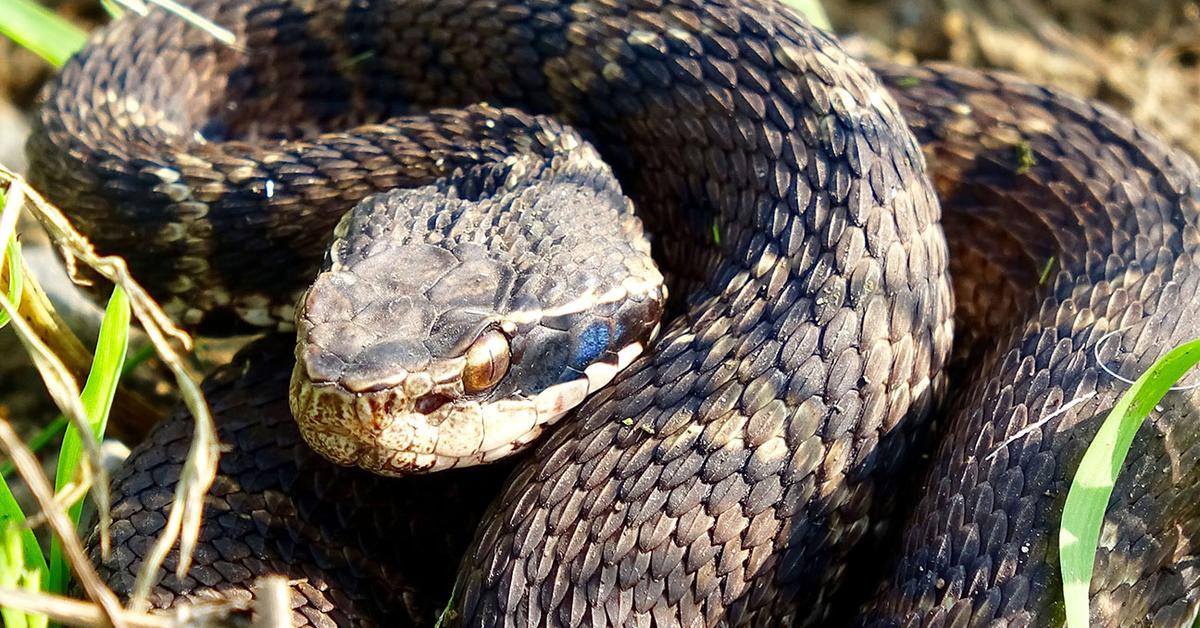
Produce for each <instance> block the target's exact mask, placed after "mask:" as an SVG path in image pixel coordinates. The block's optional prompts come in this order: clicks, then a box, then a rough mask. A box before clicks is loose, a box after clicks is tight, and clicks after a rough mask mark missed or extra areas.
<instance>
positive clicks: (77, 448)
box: [47, 286, 130, 594]
mask: <svg viewBox="0 0 1200 628" xmlns="http://www.w3.org/2000/svg"><path fill="white" fill-rule="evenodd" d="M129 319H130V311H129V300H128V299H126V298H125V293H124V292H123V291H122V290H121V288H120V287H119V286H118V287H116V288H113V293H112V297H111V298H110V299H109V300H108V308H107V309H106V310H105V312H104V320H103V321H101V323H100V337H99V340H98V341H97V343H96V356H95V358H93V360H92V370H91V371H90V372H89V373H88V378H87V383H85V384H84V386H83V391H82V392H81V393H80V400H81V401H82V402H83V408H84V410H85V411H86V413H87V417H88V422H89V423H90V424H91V427H92V434H90V435H88V437H89V438H95V439H97V440H99V439H100V437H101V436H102V435H103V434H104V428H105V426H106V425H107V424H108V415H109V410H110V409H111V408H112V402H113V397H114V396H115V395H116V393H117V382H118V381H119V380H120V378H121V370H122V366H123V365H124V363H125V353H126V350H127V349H128V347H129ZM79 439H80V434H79V432H78V431H77V430H76V429H75V427H74V426H73V425H72V426H68V427H67V432H66V434H64V435H63V443H62V448H61V449H60V450H59V455H58V472H57V475H55V479H54V490H55V492H58V491H61V490H63V487H65V486H67V485H68V484H70V483H72V482H75V481H77V480H78V475H79V465H80V458H81V457H82V456H83V444H82V443H81V442H80V440H79ZM82 510H83V501H82V500H80V501H79V502H76V503H75V504H72V505H71V507H70V509H69V510H68V511H67V513H68V514H69V515H70V516H71V522H72V523H74V524H75V525H76V526H78V525H79V515H80V513H81V512H82ZM68 576H69V572H68V569H67V563H66V559H65V557H64V556H63V553H62V546H61V545H60V543H59V542H58V539H54V540H52V541H51V543H50V580H49V582H48V583H47V584H48V586H47V590H48V591H50V592H51V593H62V594H65V593H66V588H67V580H68Z"/></svg>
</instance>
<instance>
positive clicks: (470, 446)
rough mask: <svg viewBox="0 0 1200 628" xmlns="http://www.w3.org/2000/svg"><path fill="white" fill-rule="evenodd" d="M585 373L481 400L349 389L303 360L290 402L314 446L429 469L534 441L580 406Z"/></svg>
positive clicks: (349, 457)
mask: <svg viewBox="0 0 1200 628" xmlns="http://www.w3.org/2000/svg"><path fill="white" fill-rule="evenodd" d="M588 392H589V381H588V380H587V379H586V378H582V379H579V380H575V381H571V382H566V383H562V384H558V385H555V386H551V387H549V388H547V389H546V390H544V391H542V392H541V393H539V394H538V395H536V396H534V397H528V398H526V397H522V398H510V399H500V400H494V401H489V402H487V403H483V402H480V401H476V400H469V399H467V400H464V399H455V398H453V397H452V396H450V395H448V394H443V393H441V392H438V391H436V390H435V391H431V392H427V393H425V394H422V395H420V396H416V397H413V396H409V395H407V394H405V392H404V388H403V386H394V387H387V388H382V389H379V390H370V391H366V392H353V391H351V390H349V389H347V388H346V387H344V386H342V385H340V384H337V383H332V382H314V381H312V380H311V379H309V378H308V377H306V375H305V371H304V367H303V365H302V364H300V363H297V364H296V367H295V369H294V370H293V371H292V380H291V395H290V403H291V407H292V414H293V416H295V418H296V422H297V424H298V425H299V427H300V434H301V435H302V436H303V438H304V440H305V442H307V443H308V445H309V446H310V447H312V448H313V449H314V450H315V451H316V452H317V453H319V454H320V455H322V456H323V457H325V458H327V459H328V460H330V461H331V462H334V463H336V464H339V465H343V466H357V467H361V468H363V469H365V470H368V471H371V472H373V473H377V474H380V475H389V476H401V475H412V474H419V473H430V472H434V471H440V470H443V469H450V468H455V467H466V466H472V465H476V464H485V463H489V462H494V461H496V460H499V459H501V458H504V457H505V456H508V455H509V454H512V453H513V452H515V451H518V450H520V449H522V448H524V447H525V446H526V445H528V444H530V443H532V442H533V441H534V440H536V439H537V438H538V437H539V436H541V434H542V432H544V431H545V430H546V428H548V427H550V426H551V425H553V424H555V423H556V422H557V421H558V420H559V419H560V418H562V417H563V416H564V415H565V414H566V413H567V412H568V411H570V410H571V409H572V408H574V407H575V406H577V405H579V403H581V402H582V401H583V399H584V398H585V397H586V396H587V394H588Z"/></svg>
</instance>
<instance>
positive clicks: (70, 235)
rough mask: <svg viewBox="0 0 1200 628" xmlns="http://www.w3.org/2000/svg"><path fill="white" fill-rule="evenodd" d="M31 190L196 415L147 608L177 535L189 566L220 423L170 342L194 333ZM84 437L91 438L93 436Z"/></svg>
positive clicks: (147, 576)
mask: <svg viewBox="0 0 1200 628" xmlns="http://www.w3.org/2000/svg"><path fill="white" fill-rule="evenodd" d="M17 182H20V183H18V185H24V180H23V179H21V177H20V176H19V175H17V174H16V173H15V172H13V171H11V170H9V169H8V168H5V167H4V166H2V165H0V183H9V184H13V183H17ZM27 196H28V203H27V207H28V208H29V209H30V210H31V212H32V213H33V215H34V216H35V217H36V218H37V219H38V221H39V222H41V224H42V226H43V227H44V228H45V229H46V232H47V234H48V235H49V236H50V238H51V239H52V240H53V241H54V242H55V244H57V245H58V246H59V247H60V248H61V250H62V251H63V252H64V253H65V254H67V255H69V256H72V257H73V258H77V259H78V260H79V261H81V262H83V263H84V264H86V265H88V266H90V267H91V268H93V269H94V270H95V271H96V272H97V273H99V274H100V275H101V276H103V277H105V278H107V279H109V280H110V281H112V282H114V283H116V284H118V285H120V286H121V288H122V289H123V290H124V291H125V294H126V295H127V296H128V297H129V303H130V307H131V309H132V310H133V313H134V315H135V316H136V317H137V319H138V321H139V322H140V323H141V324H142V327H143V328H144V329H145V330H146V335H147V336H149V338H150V341H151V342H152V343H153V344H154V347H155V349H157V350H158V353H159V356H160V357H161V359H162V361H163V362H164V363H165V364H166V365H167V367H168V368H170V369H171V372H172V373H174V375H175V379H176V382H177V383H178V385H179V390H180V393H181V396H182V398H183V401H184V404H186V405H187V407H188V409H189V410H190V411H191V413H192V416H193V417H195V421H196V424H195V428H194V431H193V439H192V446H191V450H190V451H189V452H188V457H187V460H186V461H185V463H184V468H183V472H182V474H181V476H180V479H179V484H178V485H177V486H176V489H175V507H174V508H172V509H171V513H170V515H169V517H168V519H167V524H166V526H165V527H164V529H163V532H162V534H161V535H160V536H159V538H158V540H157V541H156V542H155V544H154V547H153V548H152V549H151V551H150V553H149V555H148V556H146V558H145V560H144V562H143V564H142V570H141V572H140V573H139V574H138V578H137V582H136V584H135V586H134V592H133V596H132V598H131V601H130V605H131V607H132V608H134V609H135V610H143V609H145V608H146V607H147V606H148V605H147V598H148V597H149V593H150V588H151V587H152V586H153V584H154V582H155V580H156V578H157V577H158V570H159V568H160V567H161V566H162V564H163V562H164V561H165V560H166V557H167V554H168V553H169V552H170V550H171V548H172V547H173V546H174V545H175V542H176V541H179V549H180V552H179V554H180V556H179V563H178V568H177V570H176V573H177V574H178V575H179V576H180V577H183V575H184V574H185V573H186V572H187V570H188V567H189V566H190V564H191V556H192V551H193V550H194V549H195V546H196V540H197V537H198V536H199V532H200V520H201V515H202V513H203V510H204V495H205V493H207V492H208V488H209V487H210V486H211V485H212V482H213V479H214V478H215V477H216V471H217V458H218V456H219V451H218V445H217V438H216V428H215V427H214V425H213V422H212V417H211V415H210V414H209V411H208V406H207V404H206V403H205V402H204V397H203V396H202V395H201V393H200V387H199V386H198V385H197V383H196V380H197V379H198V378H196V377H194V376H193V374H192V373H191V371H190V369H189V368H188V366H187V364H186V363H185V362H184V361H183V360H182V359H181V358H180V356H179V353H178V352H177V351H176V348H175V345H174V344H173V343H172V342H171V340H175V341H177V342H179V344H180V345H181V346H182V347H183V348H184V349H185V350H188V349H190V348H191V338H190V337H189V336H188V335H187V334H186V333H184V332H183V331H182V330H180V329H179V328H177V327H176V326H175V325H174V324H173V323H172V322H171V320H170V318H168V317H167V315H166V313H165V312H163V311H162V309H161V308H159V307H158V304H157V303H155V302H154V300H153V299H152V298H150V295H149V294H147V293H146V291H145V289H143V288H142V287H141V286H140V285H139V284H138V283H137V282H136V281H134V280H133V278H132V277H131V276H130V275H129V270H128V268H127V267H126V265H125V261H124V260H123V259H121V258H119V257H115V256H101V255H98V254H97V253H96V251H95V249H94V248H93V247H92V245H91V243H90V242H88V240H87V239H86V238H84V237H83V235H82V234H80V233H79V232H78V231H76V230H75V228H74V227H72V226H71V224H70V222H69V221H67V219H66V217H65V216H63V214H62V212H60V211H59V210H58V209H57V208H55V207H54V206H53V205H51V204H50V203H49V202H48V201H46V200H45V199H43V198H42V197H41V196H40V195H39V194H37V192H36V191H34V190H32V189H28V191H27ZM14 318H15V317H14ZM81 433H84V434H86V433H88V431H87V430H84V431H81ZM82 440H83V441H84V442H87V441H88V440H89V439H86V438H85V439H82Z"/></svg>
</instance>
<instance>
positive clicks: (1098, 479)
mask: <svg viewBox="0 0 1200 628" xmlns="http://www.w3.org/2000/svg"><path fill="white" fill-rule="evenodd" d="M1197 363H1200V340H1193V341H1191V342H1189V343H1187V344H1184V345H1181V346H1179V347H1176V348H1175V349H1173V350H1171V352H1170V353H1168V354H1167V355H1165V356H1163V357H1162V358H1161V359H1159V360H1158V361H1157V362H1155V363H1154V365H1153V366H1151V367H1150V369H1149V370H1147V371H1146V372H1145V373H1143V374H1142V376H1141V377H1139V378H1138V379H1137V381H1136V382H1134V383H1133V385H1132V386H1130V387H1129V390H1127V391H1125V394H1124V395H1122V396H1121V399H1120V400H1119V401H1117V404H1116V405H1115V406H1113V409H1112V411H1111V412H1109V413H1108V416H1107V417H1106V418H1105V419H1104V423H1103V424H1102V425H1101V426H1100V430H1099V431H1098V432H1096V437H1095V438H1094V439H1093V440H1092V444H1091V445H1090V446H1089V447H1088V449H1087V452H1086V453H1084V455H1083V460H1082V461H1081V462H1080V463H1079V469H1078V470H1077V471H1076V472H1075V478H1074V480H1073V481H1072V482H1071V490H1070V492H1069V493H1067V501H1066V504H1065V505H1064V506H1063V515H1062V525H1061V527H1060V528H1059V533H1058V544H1059V548H1058V559H1059V563H1060V564H1061V568H1062V579H1063V598H1064V600H1065V602H1066V613H1067V628H1087V625H1088V619H1089V611H1088V590H1089V589H1090V587H1091V583H1092V567H1093V566H1094V565H1095V561H1096V545H1097V542H1098V540H1099V538H1100V526H1101V524H1102V523H1103V521H1104V511H1105V509H1106V508H1107V507H1108V499H1109V497H1110V496H1112V490H1113V483H1114V482H1115V481H1116V479H1117V474H1118V473H1119V472H1120V471H1121V466H1122V465H1124V463H1125V456H1126V454H1128V453H1129V446H1130V444H1131V443H1132V442H1133V437H1134V434H1136V433H1137V431H1138V428H1140V427H1141V426H1142V423H1143V422H1144V421H1145V419H1146V416H1147V415H1149V414H1150V411H1151V410H1153V409H1154V406H1155V405H1157V404H1158V402H1159V400H1161V399H1162V398H1163V396H1164V395H1166V394H1167V392H1168V391H1169V390H1170V389H1171V387H1172V386H1174V385H1175V384H1176V382H1178V381H1179V379H1180V378H1181V377H1183V375H1184V373H1187V372H1188V371H1189V370H1190V369H1191V368H1192V367H1193V366H1195V365H1196V364H1197Z"/></svg>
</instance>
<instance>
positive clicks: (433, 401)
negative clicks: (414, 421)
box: [413, 394, 450, 414]
mask: <svg viewBox="0 0 1200 628" xmlns="http://www.w3.org/2000/svg"><path fill="white" fill-rule="evenodd" d="M448 403H450V398H449V397H447V396H446V395H438V394H432V395H424V396H422V397H419V398H418V399H417V401H416V403H415V404H413V407H414V408H416V410H417V412H420V413H421V414H433V413H434V412H437V410H438V408H440V407H442V406H444V405H446V404H448Z"/></svg>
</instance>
